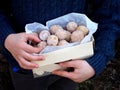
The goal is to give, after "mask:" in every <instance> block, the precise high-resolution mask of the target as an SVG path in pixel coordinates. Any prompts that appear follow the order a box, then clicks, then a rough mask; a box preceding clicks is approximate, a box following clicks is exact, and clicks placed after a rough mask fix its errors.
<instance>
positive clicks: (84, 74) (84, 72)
mask: <svg viewBox="0 0 120 90" xmlns="http://www.w3.org/2000/svg"><path fill="white" fill-rule="evenodd" d="M59 65H60V66H61V67H63V68H68V67H73V68H74V71H72V72H68V71H65V70H55V71H53V72H52V74H55V75H59V76H62V77H66V78H69V79H71V80H73V81H74V82H79V83H80V82H83V81H85V80H87V79H89V78H91V77H93V76H94V74H95V71H94V69H93V68H92V67H91V66H90V65H89V64H88V63H87V62H86V61H85V60H73V61H68V62H63V63H60V64H59Z"/></svg>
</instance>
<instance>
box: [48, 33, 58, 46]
mask: <svg viewBox="0 0 120 90" xmlns="http://www.w3.org/2000/svg"><path fill="white" fill-rule="evenodd" d="M47 44H48V45H49V46H56V45H57V44H58V37H57V36H55V35H50V36H48V38H47Z"/></svg>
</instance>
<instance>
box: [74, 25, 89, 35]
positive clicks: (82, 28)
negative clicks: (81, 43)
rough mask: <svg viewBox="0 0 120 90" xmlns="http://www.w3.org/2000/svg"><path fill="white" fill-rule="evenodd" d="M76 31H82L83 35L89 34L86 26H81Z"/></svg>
mask: <svg viewBox="0 0 120 90" xmlns="http://www.w3.org/2000/svg"><path fill="white" fill-rule="evenodd" d="M76 30H81V31H83V33H84V35H87V34H88V32H89V30H88V28H87V27H86V26H83V25H79V26H78V27H77V29H76Z"/></svg>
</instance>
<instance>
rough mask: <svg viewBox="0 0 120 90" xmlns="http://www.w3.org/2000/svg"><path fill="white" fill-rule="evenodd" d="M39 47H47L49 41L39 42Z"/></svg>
mask: <svg viewBox="0 0 120 90" xmlns="http://www.w3.org/2000/svg"><path fill="white" fill-rule="evenodd" d="M37 46H38V47H42V48H45V47H46V46H47V42H45V41H41V42H40V43H38V44H37Z"/></svg>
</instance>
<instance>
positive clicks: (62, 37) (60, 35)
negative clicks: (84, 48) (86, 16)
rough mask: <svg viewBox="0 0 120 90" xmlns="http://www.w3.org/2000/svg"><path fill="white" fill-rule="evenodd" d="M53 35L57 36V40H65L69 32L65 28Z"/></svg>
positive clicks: (68, 36)
mask: <svg viewBox="0 0 120 90" xmlns="http://www.w3.org/2000/svg"><path fill="white" fill-rule="evenodd" d="M55 35H56V36H57V37H58V39H59V40H66V39H69V38H70V35H71V34H70V33H69V32H68V31H66V30H62V31H57V32H56V33H55Z"/></svg>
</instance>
